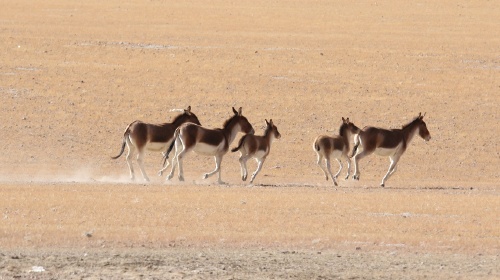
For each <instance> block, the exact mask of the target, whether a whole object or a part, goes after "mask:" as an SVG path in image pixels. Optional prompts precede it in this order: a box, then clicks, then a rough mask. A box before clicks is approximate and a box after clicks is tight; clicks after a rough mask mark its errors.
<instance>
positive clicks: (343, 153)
mask: <svg viewBox="0 0 500 280" xmlns="http://www.w3.org/2000/svg"><path fill="white" fill-rule="evenodd" d="M359 131H360V129H359V128H358V127H357V126H356V125H354V124H353V123H351V122H350V121H349V118H347V119H344V118H342V124H341V125H340V128H339V135H335V136H327V135H320V136H318V137H316V140H314V143H313V149H314V151H315V152H316V154H317V155H318V161H317V163H318V165H319V167H320V168H321V170H323V173H324V174H325V178H326V180H328V173H330V177H331V178H332V181H333V184H334V185H335V186H337V177H338V176H339V174H340V172H341V171H342V158H344V159H345V160H346V161H347V176H346V177H345V179H346V180H347V179H348V178H349V174H350V170H351V159H350V158H349V156H348V153H349V141H350V138H351V136H352V135H354V134H358V133H359ZM323 158H324V159H325V162H326V169H325V167H324V166H323V165H322V163H321V161H322V160H323ZM331 158H334V159H336V160H337V161H338V163H339V165H340V169H339V171H337V173H336V174H335V175H333V174H332V168H331V164H330V159H331ZM327 170H328V173H327Z"/></svg>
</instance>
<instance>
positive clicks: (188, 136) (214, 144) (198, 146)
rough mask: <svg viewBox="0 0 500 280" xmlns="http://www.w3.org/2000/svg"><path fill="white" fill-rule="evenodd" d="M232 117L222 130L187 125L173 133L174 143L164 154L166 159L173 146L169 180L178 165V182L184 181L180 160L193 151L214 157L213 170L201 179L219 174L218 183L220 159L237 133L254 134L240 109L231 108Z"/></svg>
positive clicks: (220, 182)
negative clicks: (173, 152) (173, 153)
mask: <svg viewBox="0 0 500 280" xmlns="http://www.w3.org/2000/svg"><path fill="white" fill-rule="evenodd" d="M233 112H234V115H233V116H232V117H231V118H229V119H228V120H226V122H225V123H224V127H223V128H222V129H208V128H204V127H202V126H201V125H196V124H192V123H187V124H183V125H181V126H180V127H179V128H177V130H176V131H175V136H174V137H175V142H173V143H172V144H170V147H169V149H168V151H167V153H166V154H165V157H166V158H168V155H169V153H170V152H171V151H172V149H173V147H174V145H175V150H176V151H175V156H174V158H173V159H172V170H171V171H170V174H169V175H168V177H167V180H170V179H171V178H172V177H173V176H174V171H175V166H176V165H177V164H179V173H178V177H179V180H180V181H184V171H183V169H182V160H183V158H184V156H185V155H186V153H188V152H189V151H195V152H196V153H198V154H202V155H207V156H213V157H215V170H214V171H212V172H210V173H206V174H205V175H204V176H203V178H204V179H206V178H208V177H209V176H212V175H213V174H215V173H218V174H219V177H218V182H219V184H222V183H223V182H222V180H221V169H220V165H221V161H222V157H223V156H224V155H225V154H226V153H227V151H228V150H229V145H230V144H231V142H233V140H234V138H235V137H236V134H237V133H238V132H243V133H251V134H253V133H254V130H253V128H252V125H251V124H250V123H249V122H248V120H247V118H245V117H244V116H243V115H242V114H241V107H240V109H239V110H238V111H236V110H235V109H234V108H233Z"/></svg>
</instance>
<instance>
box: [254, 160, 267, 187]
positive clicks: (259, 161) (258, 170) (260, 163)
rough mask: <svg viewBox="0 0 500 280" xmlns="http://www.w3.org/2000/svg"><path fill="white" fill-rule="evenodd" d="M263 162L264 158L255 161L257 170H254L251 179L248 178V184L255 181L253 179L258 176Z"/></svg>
mask: <svg viewBox="0 0 500 280" xmlns="http://www.w3.org/2000/svg"><path fill="white" fill-rule="evenodd" d="M265 160H266V158H261V159H259V160H257V162H258V164H257V169H255V172H254V173H253V174H252V178H250V184H252V183H253V180H254V179H255V177H257V174H259V172H260V170H261V169H262V165H263V164H264V161H265Z"/></svg>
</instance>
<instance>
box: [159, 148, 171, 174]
mask: <svg viewBox="0 0 500 280" xmlns="http://www.w3.org/2000/svg"><path fill="white" fill-rule="evenodd" d="M162 154H163V153H162ZM169 165H170V162H169V161H168V159H166V160H165V166H163V168H162V169H160V171H158V176H161V175H163V171H165V170H167V168H168V166H169Z"/></svg>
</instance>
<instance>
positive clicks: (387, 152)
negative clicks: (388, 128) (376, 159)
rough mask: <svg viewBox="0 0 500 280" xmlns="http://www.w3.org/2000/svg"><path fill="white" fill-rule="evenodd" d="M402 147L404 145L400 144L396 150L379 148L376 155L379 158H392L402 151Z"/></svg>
mask: <svg viewBox="0 0 500 280" xmlns="http://www.w3.org/2000/svg"><path fill="white" fill-rule="evenodd" d="M401 145H402V144H399V145H397V146H396V147H395V148H392V149H387V148H377V149H376V150H375V154H377V155H379V156H383V157H390V156H392V155H394V154H396V153H397V152H398V151H399V150H400V149H401Z"/></svg>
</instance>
